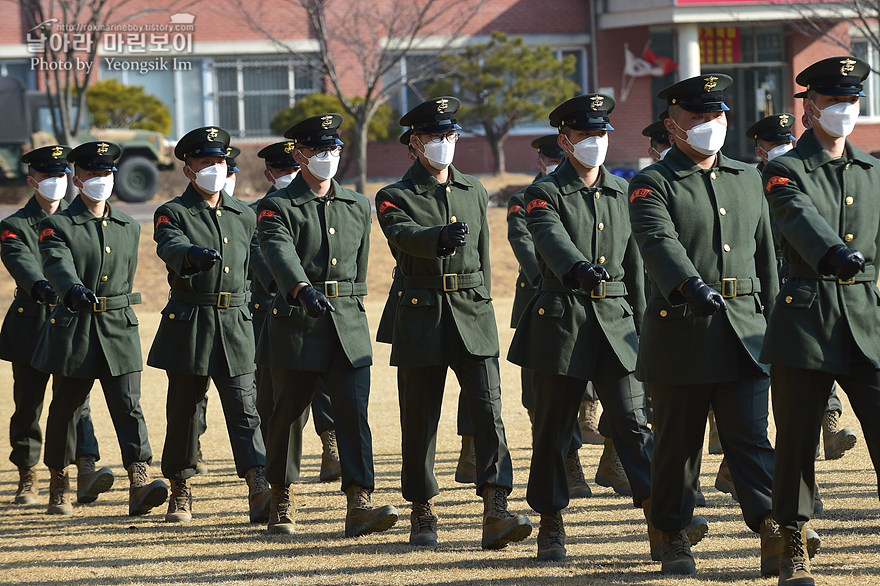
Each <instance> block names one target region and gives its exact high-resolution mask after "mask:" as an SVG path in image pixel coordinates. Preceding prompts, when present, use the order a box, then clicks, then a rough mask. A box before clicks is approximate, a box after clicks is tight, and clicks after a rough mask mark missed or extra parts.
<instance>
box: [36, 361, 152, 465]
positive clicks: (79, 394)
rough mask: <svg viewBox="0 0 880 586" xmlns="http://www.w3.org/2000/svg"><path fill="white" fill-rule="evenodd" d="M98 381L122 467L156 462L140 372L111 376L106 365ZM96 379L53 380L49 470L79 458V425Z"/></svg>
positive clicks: (48, 425)
mask: <svg viewBox="0 0 880 586" xmlns="http://www.w3.org/2000/svg"><path fill="white" fill-rule="evenodd" d="M103 370H104V372H103V373H102V375H101V376H100V377H99V378H98V380H99V381H100V382H101V389H102V390H103V391H104V400H105V401H106V402H107V409H108V410H109V411H110V419H111V420H112V421H113V427H114V429H115V430H116V439H117V441H118V442H119V450H120V451H121V452H122V464H123V466H125V467H126V468H128V467H129V466H130V465H131V464H133V463H134V462H147V463H148V464H149V463H150V462H152V460H153V452H152V450H151V449H150V440H149V438H148V437H147V423H146V422H145V421H144V414H143V411H141V373H140V372H129V373H127V374H122V375H119V376H112V375H111V374H110V371H109V367H107V365H106V362H105V363H104V368H103ZM94 384H95V379H84V378H73V377H67V376H60V375H55V376H54V377H53V379H52V402H51V403H50V404H49V416H48V418H47V420H46V447H45V452H44V454H43V462H44V463H45V464H46V466H48V467H49V468H53V469H55V470H63V469H64V468H66V467H67V466H68V465H70V464H71V463H73V462H74V461H75V459H76V455H77V451H76V445H77V422H78V421H79V420H80V419H81V416H82V412H83V410H84V408H85V406H86V404H87V402H88V398H89V392H90V391H91V390H92V386H93V385H94Z"/></svg>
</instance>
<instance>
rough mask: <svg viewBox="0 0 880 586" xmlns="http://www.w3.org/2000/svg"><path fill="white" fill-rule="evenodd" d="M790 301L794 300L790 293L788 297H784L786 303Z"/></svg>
mask: <svg viewBox="0 0 880 586" xmlns="http://www.w3.org/2000/svg"><path fill="white" fill-rule="evenodd" d="M792 301H794V299H793V298H792V296H791V295H789V296H788V297H786V298H785V302H786V303H791V302H792Z"/></svg>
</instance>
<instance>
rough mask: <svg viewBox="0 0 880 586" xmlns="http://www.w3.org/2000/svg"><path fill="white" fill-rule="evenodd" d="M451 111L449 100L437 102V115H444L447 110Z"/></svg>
mask: <svg viewBox="0 0 880 586" xmlns="http://www.w3.org/2000/svg"><path fill="white" fill-rule="evenodd" d="M448 109H449V100H447V99H446V98H440V99H439V100H437V113H438V114H442V113H443V112H445V111H446V110H448Z"/></svg>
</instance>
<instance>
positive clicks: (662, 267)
mask: <svg viewBox="0 0 880 586" xmlns="http://www.w3.org/2000/svg"><path fill="white" fill-rule="evenodd" d="M671 195H672V194H671V193H670V189H669V185H668V184H666V183H663V184H661V182H660V181H658V180H656V178H655V177H654V176H653V175H648V174H645V173H639V174H638V175H636V176H635V177H634V178H633V180H632V182H631V183H630V186H629V219H630V222H631V224H632V231H633V236H634V237H635V240H636V244H637V245H638V247H639V251H640V252H641V255H642V261H643V262H644V264H645V268H646V269H647V271H648V274H649V275H650V277H651V280H652V281H654V282H655V283H656V284H657V286H659V287H660V291H661V293H662V294H663V297H665V298H666V299H667V301H669V302H670V303H671V304H673V305H681V304H683V303H685V299H684V296H682V294H681V293H680V292H679V291H678V290H677V288H678V286H679V285H680V284H681V283H683V282H684V281H686V280H687V279H690V278H691V277H699V276H700V273H699V272H698V271H697V269H696V267H695V266H694V263H693V262H692V261H691V259H690V257H688V254H687V250H686V249H685V248H684V246H682V245H681V242H679V240H678V231H677V230H676V229H675V223H674V222H673V221H672V217H671V216H670V214H669V207H668V203H667V202H668V198H669V197H671Z"/></svg>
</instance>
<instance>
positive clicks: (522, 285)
mask: <svg viewBox="0 0 880 586" xmlns="http://www.w3.org/2000/svg"><path fill="white" fill-rule="evenodd" d="M519 286H520V287H525V286H526V284H525V283H520V284H519ZM19 309H21V308H19Z"/></svg>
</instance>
